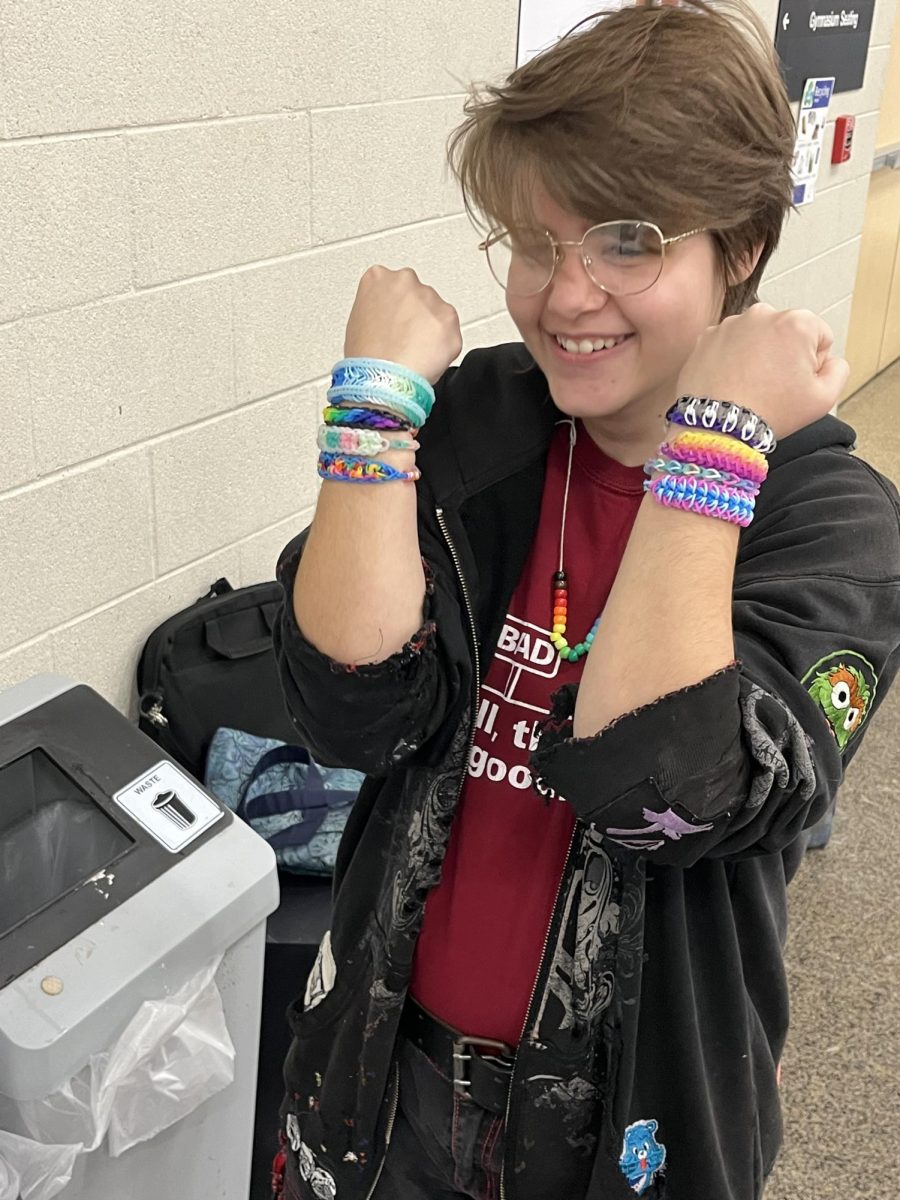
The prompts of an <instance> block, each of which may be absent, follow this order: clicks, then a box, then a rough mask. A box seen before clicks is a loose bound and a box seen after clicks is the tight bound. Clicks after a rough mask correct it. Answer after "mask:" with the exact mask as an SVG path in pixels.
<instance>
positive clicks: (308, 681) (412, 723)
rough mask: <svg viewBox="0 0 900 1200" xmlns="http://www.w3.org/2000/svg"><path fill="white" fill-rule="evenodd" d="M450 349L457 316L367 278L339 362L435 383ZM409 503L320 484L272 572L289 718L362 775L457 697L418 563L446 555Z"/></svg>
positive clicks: (321, 752) (458, 687)
mask: <svg viewBox="0 0 900 1200" xmlns="http://www.w3.org/2000/svg"><path fill="white" fill-rule="evenodd" d="M459 349H460V333H459V321H458V318H457V316H456V312H455V311H454V310H453V309H452V308H451V307H450V306H449V305H448V304H445V303H444V302H443V301H442V300H441V299H440V297H439V296H438V295H437V294H436V293H435V292H434V291H433V290H432V289H431V288H427V287H425V286H423V285H422V284H421V283H420V282H419V280H418V279H417V277H416V275H415V274H414V272H412V271H397V272H394V271H387V270H385V269H384V268H381V267H373V268H371V269H370V270H369V271H367V272H366V274H365V275H364V276H363V278H362V280H361V282H360V285H359V290H358V292H357V297H356V301H355V303H354V306H353V310H352V312H351V314H350V320H349V322H348V326H347V335H346V340H345V346H344V350H345V355H346V356H347V357H371V358H383V359H388V360H390V361H394V362H401V363H404V364H405V365H408V366H410V367H411V368H412V369H413V370H416V371H418V372H419V373H420V374H423V375H425V376H426V378H428V379H430V380H436V379H437V378H438V376H441V375H443V374H444V372H445V368H446V367H447V365H448V364H449V362H450V361H451V360H452V359H453V358H454V357H455V356H456V355H457V354H458V352H459ZM440 391H441V388H440V387H439V388H438V392H439V393H440ZM385 458H386V459H389V461H390V462H391V465H393V466H396V467H399V468H401V469H409V467H410V466H411V465H412V462H413V454H412V452H410V451H406V450H397V451H391V452H390V456H388V455H385ZM421 488H422V490H423V491H424V490H426V483H425V481H423V483H422V485H421ZM416 492H417V490H416V487H415V485H413V484H409V483H390V484H378V485H361V484H351V483H338V482H334V481H326V482H325V483H324V484H323V485H322V488H321V492H320V495H319V501H318V504H317V506H316V513H315V517H314V519H313V523H312V526H311V527H310V529H309V530H308V531H307V532H306V533H305V534H303V535H301V536H300V537H299V538H296V539H295V540H294V541H293V542H292V543H291V544H290V545H289V546H288V547H287V548H286V549H285V551H284V552H283V553H282V556H281V559H280V561H279V564H278V578H279V580H280V582H281V584H282V586H283V587H284V590H285V597H286V601H287V603H286V604H285V608H284V611H283V614H282V618H281V621H280V623H279V626H278V627H277V629H276V631H275V650H276V656H277V659H278V663H279V669H280V673H281V679H282V685H283V688H284V692H285V699H286V702H287V709H288V713H289V715H290V716H291V719H292V721H293V723H294V725H295V727H296V729H297V731H298V734H299V735H300V738H301V740H302V742H303V743H304V745H306V746H307V747H308V748H309V749H310V750H311V751H312V753H313V754H314V755H315V756H316V757H317V758H318V759H319V760H320V761H322V762H325V763H334V764H340V765H344V766H349V767H354V768H356V769H357V770H361V771H364V772H366V773H367V774H370V775H379V774H383V773H385V772H387V771H389V770H390V769H391V768H392V767H393V766H395V765H396V764H397V763H399V762H402V761H404V760H405V759H406V758H408V757H409V756H411V755H412V754H414V753H415V752H416V751H417V750H419V749H420V748H421V747H422V746H423V744H424V743H425V742H428V741H429V740H430V739H433V738H434V735H435V734H436V733H437V732H438V730H439V728H440V726H441V724H442V723H443V722H444V721H445V720H446V719H447V717H448V716H449V715H452V713H453V711H454V707H455V705H457V704H458V703H459V702H460V697H465V696H466V695H467V689H468V682H467V679H468V677H467V662H468V651H467V647H466V645H465V643H464V642H462V645H461V644H460V643H461V637H462V634H461V632H460V631H461V630H462V625H461V621H460V616H459V612H458V604H457V600H456V596H455V593H453V592H451V591H450V590H449V588H448V584H447V582H446V581H447V579H450V578H452V571H451V572H449V573H445V574H444V575H442V576H441V577H440V578H436V577H435V574H434V572H433V571H432V570H430V569H428V568H426V566H425V564H424V562H423V556H425V555H431V558H432V561H433V562H434V563H438V562H441V556H442V553H443V552H442V547H441V546H440V545H439V544H438V543H436V542H432V543H431V544H429V543H428V540H427V536H425V537H424V540H422V541H421V544H420V532H419V527H418V521H417V494H416ZM439 624H440V626H441V635H440V637H439V636H438V633H437V629H438V625H439ZM437 750H439V747H436V751H437Z"/></svg>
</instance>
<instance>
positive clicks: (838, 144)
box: [831, 117, 856, 163]
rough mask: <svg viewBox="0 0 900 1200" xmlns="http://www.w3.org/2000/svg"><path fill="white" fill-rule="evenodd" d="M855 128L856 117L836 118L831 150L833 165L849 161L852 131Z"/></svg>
mask: <svg viewBox="0 0 900 1200" xmlns="http://www.w3.org/2000/svg"><path fill="white" fill-rule="evenodd" d="M855 128H856V117H838V118H837V120H836V121H835V123H834V146H833V147H832V149H831V161H832V162H833V163H845V162H848V161H849V159H850V150H851V148H852V146H853V130H854V129H855Z"/></svg>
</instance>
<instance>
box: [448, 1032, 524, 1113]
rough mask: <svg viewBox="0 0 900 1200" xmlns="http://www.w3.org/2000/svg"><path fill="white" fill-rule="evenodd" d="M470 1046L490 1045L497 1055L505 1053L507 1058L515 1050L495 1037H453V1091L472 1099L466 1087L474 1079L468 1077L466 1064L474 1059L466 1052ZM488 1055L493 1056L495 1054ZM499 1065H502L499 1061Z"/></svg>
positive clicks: (513, 1055) (464, 1097)
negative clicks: (466, 1076)
mask: <svg viewBox="0 0 900 1200" xmlns="http://www.w3.org/2000/svg"><path fill="white" fill-rule="evenodd" d="M469 1046H488V1047H490V1049H491V1050H493V1051H494V1053H495V1054H496V1055H503V1056H505V1057H506V1058H510V1059H511V1058H514V1057H515V1051H514V1050H513V1049H512V1047H511V1046H507V1044H506V1042H498V1041H495V1039H494V1038H483V1037H457V1038H454V1039H453V1092H454V1094H455V1095H457V1096H459V1097H460V1099H462V1100H471V1099H472V1096H471V1093H469V1092H467V1091H466V1088H469V1087H471V1086H472V1080H471V1079H466V1078H465V1075H466V1064H467V1063H470V1062H471V1061H472V1055H471V1054H466V1047H469ZM486 1057H490V1058H493V1057H494V1055H487V1056H486ZM497 1065H498V1066H501V1065H503V1064H501V1063H500V1062H499V1061H498V1062H497Z"/></svg>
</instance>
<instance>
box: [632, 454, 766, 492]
mask: <svg viewBox="0 0 900 1200" xmlns="http://www.w3.org/2000/svg"><path fill="white" fill-rule="evenodd" d="M644 471H645V473H646V474H647V475H651V474H653V472H655V471H662V472H663V474H666V475H685V476H689V477H694V478H697V479H706V480H709V481H711V482H713V483H724V484H727V486H728V487H733V488H737V489H738V490H739V491H743V492H751V493H752V494H753V495H754V496H755V495H756V494H757V493H758V492H759V484H758V483H756V482H755V481H754V480H753V479H743V478H742V477H741V476H740V475H736V474H735V473H734V472H733V471H720V470H718V469H717V468H716V467H701V466H699V465H698V464H697V463H692V462H679V461H678V459H675V458H651V459H648V461H647V462H645V463H644Z"/></svg>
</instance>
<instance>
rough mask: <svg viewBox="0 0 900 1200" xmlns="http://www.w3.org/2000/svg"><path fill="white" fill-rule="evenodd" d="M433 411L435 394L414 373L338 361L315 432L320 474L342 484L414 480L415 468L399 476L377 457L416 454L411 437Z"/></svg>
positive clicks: (370, 362)
mask: <svg viewBox="0 0 900 1200" xmlns="http://www.w3.org/2000/svg"><path fill="white" fill-rule="evenodd" d="M433 406H434V389H433V388H432V386H431V384H430V383H429V382H428V381H427V380H426V379H423V378H422V376H421V375H417V374H416V372H415V371H410V370H408V368H406V367H402V366H400V365H399V364H398V363H392V362H386V361H385V360H383V359H380V358H345V359H342V360H341V361H340V362H339V363H338V364H337V365H336V366H335V368H334V370H333V371H332V376H331V387H330V388H329V389H328V405H327V407H326V409H325V411H324V413H323V414H322V419H323V424H322V425H321V426H320V427H319V436H318V445H319V451H320V453H319V474H320V475H321V477H322V478H323V479H336V480H340V481H342V482H344V483H397V482H402V483H408V482H412V481H414V480H416V479H418V478H419V470H418V468H417V467H413V468H412V469H411V470H409V471H401V470H398V469H397V468H396V467H392V466H390V465H389V464H388V463H386V462H382V461H381V460H380V459H379V458H378V455H380V454H383V453H385V451H388V450H418V448H419V444H418V442H416V441H415V435H416V433H417V432H418V430H419V429H421V427H422V426H423V425H424V424H425V422H426V420H427V419H428V417H429V415H430V413H431V409H432V407H433ZM391 434H399V435H400V436H394V437H392V436H390V435H391Z"/></svg>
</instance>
